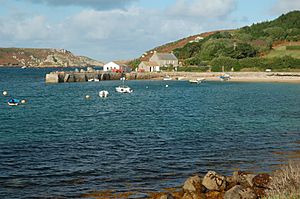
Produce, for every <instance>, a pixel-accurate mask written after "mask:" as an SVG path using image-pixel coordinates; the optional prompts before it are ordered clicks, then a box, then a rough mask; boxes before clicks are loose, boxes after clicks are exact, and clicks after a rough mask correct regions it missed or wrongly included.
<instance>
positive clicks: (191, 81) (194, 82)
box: [189, 78, 205, 84]
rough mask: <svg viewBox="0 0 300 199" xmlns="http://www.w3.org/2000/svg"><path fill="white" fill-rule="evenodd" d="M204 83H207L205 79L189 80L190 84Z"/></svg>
mask: <svg viewBox="0 0 300 199" xmlns="http://www.w3.org/2000/svg"><path fill="white" fill-rule="evenodd" d="M204 81H205V79H204V78H197V79H190V80H189V82H190V83H191V84H201V83H203V82H204Z"/></svg>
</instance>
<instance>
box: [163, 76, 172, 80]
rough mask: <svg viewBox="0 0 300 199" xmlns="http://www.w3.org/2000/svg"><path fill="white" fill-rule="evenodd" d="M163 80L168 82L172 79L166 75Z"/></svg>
mask: <svg viewBox="0 0 300 199" xmlns="http://www.w3.org/2000/svg"><path fill="white" fill-rule="evenodd" d="M163 80H164V81H170V80H172V77H170V76H169V75H166V76H164V78H163Z"/></svg>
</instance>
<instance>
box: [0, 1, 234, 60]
mask: <svg viewBox="0 0 300 199" xmlns="http://www.w3.org/2000/svg"><path fill="white" fill-rule="evenodd" d="M102 2H103V1H102ZM197 2H198V1H197ZM201 2H202V3H203V2H204V1H203V0H202V1H201ZM216 2H223V1H221V0H219V1H216V0H215V3H216ZM226 2H233V1H229V0H227V1H226ZM177 3H178V1H177ZM194 3H196V1H193V2H192V4H187V5H186V6H187V8H189V7H190V6H192V5H194ZM206 6H207V7H206V9H208V7H210V9H211V10H215V9H216V7H214V8H212V6H213V5H212V4H210V5H206ZM214 6H217V5H214ZM217 7H220V6H217ZM223 7H226V6H225V5H223ZM227 7H230V6H227ZM230 8H232V7H230ZM167 9H170V8H167ZM201 9H204V8H201ZM224 10H225V11H226V10H227V11H226V12H225V11H223V12H222V13H223V14H222V15H223V16H224V15H228V14H229V13H230V10H231V9H229V8H226V9H224ZM220 12H221V11H220ZM166 13H169V12H168V10H160V9H146V8H140V7H133V6H130V7H128V8H127V9H109V10H96V9H89V8H87V9H81V10H80V11H79V12H78V13H75V14H72V15H68V16H64V17H61V18H55V20H53V18H52V15H47V14H46V13H45V14H44V16H41V15H37V14H34V13H32V12H24V11H22V10H20V11H14V12H11V13H10V14H9V15H5V16H2V17H1V16H0V27H1V29H0V43H1V44H2V46H7V47H9V46H14V47H39V48H45V47H47V48H65V49H68V50H71V51H72V52H74V53H75V54H81V55H87V56H90V57H92V58H96V59H99V60H103V61H110V60H116V59H130V58H135V57H138V56H140V55H141V54H142V53H143V52H145V51H146V50H149V49H151V48H153V47H156V46H159V45H162V44H165V43H167V42H171V41H175V40H178V39H180V38H183V37H187V36H190V35H193V34H198V33H201V32H204V31H211V30H216V29H225V28H232V27H238V25H237V24H238V23H239V22H232V20H230V19H228V18H226V19H223V18H220V16H221V15H219V14H216V13H213V14H210V13H207V15H209V14H210V17H216V18H214V19H213V18H208V17H207V16H206V17H203V18H201V20H199V17H186V16H181V17H180V16H176V17H175V15H170V14H166ZM204 14H205V13H204ZM204 14H203V13H201V15H199V14H198V13H196V14H195V15H196V16H202V15H203V16H204ZM212 19H213V21H212ZM12 33H13V34H12Z"/></svg>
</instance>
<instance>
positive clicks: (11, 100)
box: [7, 98, 20, 106]
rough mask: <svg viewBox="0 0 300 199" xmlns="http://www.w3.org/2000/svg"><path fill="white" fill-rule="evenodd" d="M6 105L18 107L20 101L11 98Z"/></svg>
mask: <svg viewBox="0 0 300 199" xmlns="http://www.w3.org/2000/svg"><path fill="white" fill-rule="evenodd" d="M7 104H8V105H9V106H18V105H19V104H20V100H18V99H14V98H11V99H9V100H8V102H7Z"/></svg>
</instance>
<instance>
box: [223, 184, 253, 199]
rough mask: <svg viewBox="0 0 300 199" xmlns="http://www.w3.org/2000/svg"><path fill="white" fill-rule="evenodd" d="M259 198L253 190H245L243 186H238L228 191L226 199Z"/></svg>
mask: <svg viewBox="0 0 300 199" xmlns="http://www.w3.org/2000/svg"><path fill="white" fill-rule="evenodd" d="M256 198H257V196H256V194H255V192H254V190H253V189H251V188H244V189H243V187H242V186H241V185H236V186H234V187H233V188H231V189H230V190H228V191H227V192H226V193H225V195H224V199H256Z"/></svg>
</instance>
